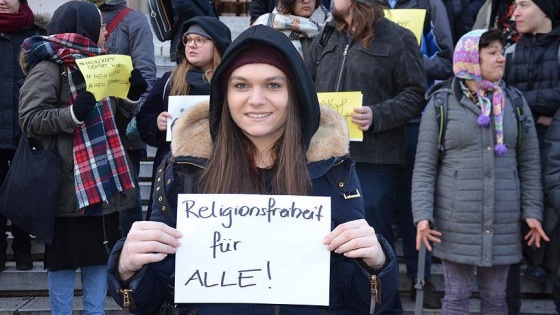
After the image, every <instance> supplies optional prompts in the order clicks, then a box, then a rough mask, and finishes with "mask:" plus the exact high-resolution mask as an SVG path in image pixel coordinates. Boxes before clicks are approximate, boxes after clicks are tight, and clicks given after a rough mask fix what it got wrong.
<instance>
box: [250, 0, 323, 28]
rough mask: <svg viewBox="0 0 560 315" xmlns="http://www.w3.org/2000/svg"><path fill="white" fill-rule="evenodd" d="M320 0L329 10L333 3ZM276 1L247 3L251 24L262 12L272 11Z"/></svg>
mask: <svg viewBox="0 0 560 315" xmlns="http://www.w3.org/2000/svg"><path fill="white" fill-rule="evenodd" d="M320 1H321V2H320V4H321V5H322V6H323V7H325V8H327V9H328V10H329V11H332V5H333V1H332V0H320ZM278 3H279V2H278V1H277V0H254V1H251V4H250V5H249V16H250V17H251V18H250V22H251V25H253V24H254V23H255V21H256V20H257V19H258V18H259V17H260V16H262V15H263V14H266V13H272V11H274V9H275V8H276V6H277V5H278ZM317 3H319V0H317Z"/></svg>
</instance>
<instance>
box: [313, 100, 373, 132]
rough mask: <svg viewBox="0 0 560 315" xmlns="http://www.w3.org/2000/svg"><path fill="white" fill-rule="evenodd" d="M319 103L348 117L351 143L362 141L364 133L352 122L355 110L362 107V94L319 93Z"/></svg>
mask: <svg viewBox="0 0 560 315" xmlns="http://www.w3.org/2000/svg"><path fill="white" fill-rule="evenodd" d="M317 97H318V98H319V103H321V104H325V105H327V106H329V107H330V108H332V109H334V110H336V111H337V112H339V113H340V114H341V115H342V116H344V117H346V122H347V123H348V133H349V135H350V141H362V140H363V139H364V132H363V131H361V130H360V128H358V125H357V124H355V123H353V122H352V117H351V116H350V115H352V113H353V112H354V108H356V107H362V92H360V91H357V92H322V93H317Z"/></svg>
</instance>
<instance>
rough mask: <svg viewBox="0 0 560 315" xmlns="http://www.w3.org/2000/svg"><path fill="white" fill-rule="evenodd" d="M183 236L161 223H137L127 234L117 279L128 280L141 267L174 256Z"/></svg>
mask: <svg viewBox="0 0 560 315" xmlns="http://www.w3.org/2000/svg"><path fill="white" fill-rule="evenodd" d="M182 236H183V235H182V234H181V232H179V231H178V230H176V229H174V228H172V227H170V226H169V225H167V224H165V223H161V222H153V221H137V222H134V224H133V225H132V228H131V229H130V231H129V232H128V235H127V237H126V241H125V242H124V246H123V248H122V251H121V255H120V258H119V269H118V271H119V277H120V278H121V280H124V281H126V280H128V279H130V278H131V277H132V276H133V275H134V273H135V272H136V271H138V270H140V268H142V266H144V265H146V264H149V263H155V262H159V261H162V260H163V259H164V258H165V257H167V255H169V254H175V253H176V252H177V248H178V247H179V246H180V245H181V243H180V242H179V238H181V237H182Z"/></svg>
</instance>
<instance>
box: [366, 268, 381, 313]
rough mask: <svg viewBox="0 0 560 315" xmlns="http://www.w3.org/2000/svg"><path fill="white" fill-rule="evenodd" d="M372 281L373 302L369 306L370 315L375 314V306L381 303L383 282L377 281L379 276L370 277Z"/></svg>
mask: <svg viewBox="0 0 560 315" xmlns="http://www.w3.org/2000/svg"><path fill="white" fill-rule="evenodd" d="M370 281H371V300H370V304H369V313H370V315H373V313H375V306H376V305H377V304H379V303H381V281H379V279H377V275H371V276H370Z"/></svg>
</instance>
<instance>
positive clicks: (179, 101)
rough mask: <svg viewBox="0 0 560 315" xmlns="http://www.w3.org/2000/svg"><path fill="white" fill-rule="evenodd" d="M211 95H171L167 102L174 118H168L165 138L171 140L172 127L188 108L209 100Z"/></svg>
mask: <svg viewBox="0 0 560 315" xmlns="http://www.w3.org/2000/svg"><path fill="white" fill-rule="evenodd" d="M209 100H210V95H171V96H169V101H168V104H167V112H169V113H170V114H171V116H172V117H173V118H168V119H167V133H166V135H165V140H167V141H171V128H172V127H173V123H174V122H175V120H177V118H179V117H180V116H181V115H182V114H183V113H184V112H185V111H186V110H187V109H189V108H190V107H192V106H193V105H196V104H198V103H201V102H208V101H209Z"/></svg>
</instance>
